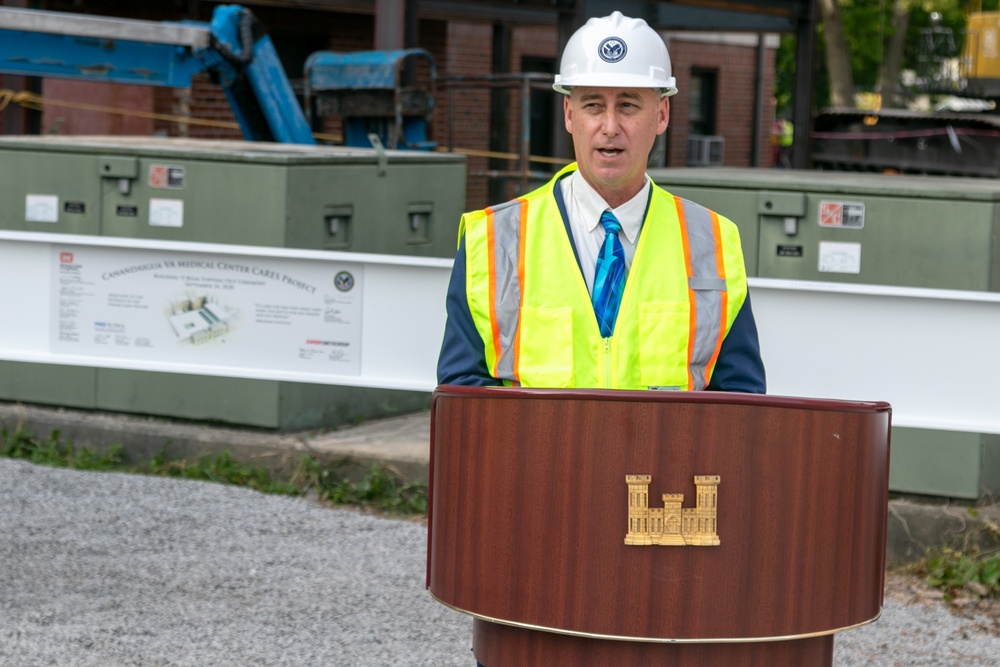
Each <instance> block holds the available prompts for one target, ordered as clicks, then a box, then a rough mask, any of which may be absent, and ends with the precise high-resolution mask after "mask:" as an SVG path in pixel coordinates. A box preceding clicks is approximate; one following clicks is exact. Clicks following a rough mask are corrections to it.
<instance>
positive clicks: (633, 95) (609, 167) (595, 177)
mask: <svg viewBox="0 0 1000 667" xmlns="http://www.w3.org/2000/svg"><path fill="white" fill-rule="evenodd" d="M563 112H564V115H565V120H566V131H567V132H569V133H570V134H571V135H573V148H574V149H575V150H576V161H577V162H578V163H579V165H580V173H581V174H582V175H583V177H584V178H586V179H587V182H588V183H590V184H591V185H592V186H593V187H594V189H595V190H597V191H598V192H599V193H600V194H601V195H602V196H603V197H604V199H605V201H607V202H608V204H610V205H612V206H619V205H621V204H622V203H624V202H626V201H628V200H629V199H631V198H632V197H633V196H635V194H636V193H638V192H639V190H640V189H641V188H642V186H643V185H644V183H645V174H646V161H647V160H648V158H649V151H650V150H651V149H652V148H653V141H654V140H655V139H656V137H657V135H660V134H663V133H664V132H665V131H666V129H667V121H668V119H669V117H670V106H669V103H668V102H667V98H660V94H659V91H657V90H653V89H651V88H593V87H577V88H574V89H573V90H572V93H571V94H570V95H567V96H566V98H565V100H564V101H563Z"/></svg>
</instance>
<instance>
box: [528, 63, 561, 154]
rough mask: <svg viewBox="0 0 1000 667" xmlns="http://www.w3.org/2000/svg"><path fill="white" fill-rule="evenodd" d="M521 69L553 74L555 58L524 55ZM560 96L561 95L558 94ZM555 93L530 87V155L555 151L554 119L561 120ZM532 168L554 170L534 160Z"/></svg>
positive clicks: (559, 107) (547, 89) (548, 88)
mask: <svg viewBox="0 0 1000 667" xmlns="http://www.w3.org/2000/svg"><path fill="white" fill-rule="evenodd" d="M521 71H522V72H525V73H527V72H532V73H538V74H553V75H554V74H555V73H556V60H555V58H541V57H537V56H524V57H522V58H521ZM560 97H561V96H560ZM556 101H557V100H556V93H555V91H554V90H552V89H551V87H547V88H532V90H531V133H530V138H529V145H530V151H531V154H532V155H542V156H546V157H551V156H552V154H553V152H554V151H555V139H554V137H555V128H556V120H557V118H558V120H562V104H561V101H562V100H561V99H560V100H559V102H560V104H559V106H558V107H557V106H556ZM531 168H532V169H537V170H540V171H554V168H553V166H552V165H550V164H543V163H539V162H534V163H532V165H531Z"/></svg>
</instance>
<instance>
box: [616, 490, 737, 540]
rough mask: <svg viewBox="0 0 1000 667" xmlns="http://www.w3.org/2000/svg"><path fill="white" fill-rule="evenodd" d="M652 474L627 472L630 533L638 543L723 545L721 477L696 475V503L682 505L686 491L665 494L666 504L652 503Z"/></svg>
mask: <svg viewBox="0 0 1000 667" xmlns="http://www.w3.org/2000/svg"><path fill="white" fill-rule="evenodd" d="M652 479H653V478H652V476H651V475H625V484H626V485H627V486H628V532H627V533H626V534H625V544H629V545H635V546H649V545H660V546H678V547H682V546H699V547H711V546H718V545H719V535H718V533H717V532H716V531H717V518H718V498H719V476H718V475H695V476H694V486H695V489H696V493H695V506H694V507H681V505H682V504H683V503H684V494H683V493H664V494H663V495H662V496H661V498H662V499H663V507H650V506H649V484H650V482H651V481H652Z"/></svg>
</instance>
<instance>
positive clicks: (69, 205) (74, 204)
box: [63, 201, 87, 213]
mask: <svg viewBox="0 0 1000 667" xmlns="http://www.w3.org/2000/svg"><path fill="white" fill-rule="evenodd" d="M63 210H64V211H66V212H67V213H86V212H87V204H86V203H84V202H82V201H68V202H66V203H65V204H63Z"/></svg>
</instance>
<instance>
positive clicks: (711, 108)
mask: <svg viewBox="0 0 1000 667" xmlns="http://www.w3.org/2000/svg"><path fill="white" fill-rule="evenodd" d="M718 79H719V73H718V72H717V71H715V70H704V69H697V68H696V69H693V70H691V82H690V83H689V84H688V85H689V86H690V92H689V93H688V126H689V128H690V133H691V134H700V135H712V134H716V128H715V109H716V106H717V102H718V92H717V91H718Z"/></svg>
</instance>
